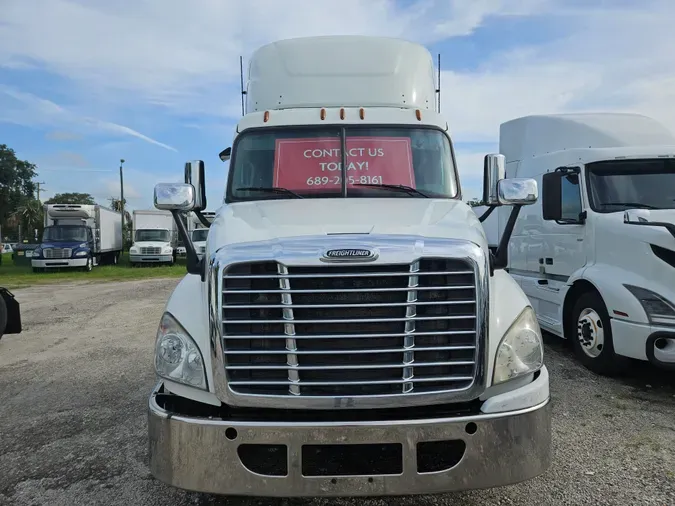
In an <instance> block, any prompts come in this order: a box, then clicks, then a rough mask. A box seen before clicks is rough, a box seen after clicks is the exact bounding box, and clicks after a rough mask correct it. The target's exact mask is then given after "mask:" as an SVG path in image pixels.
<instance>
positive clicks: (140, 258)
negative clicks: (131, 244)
mask: <svg viewBox="0 0 675 506" xmlns="http://www.w3.org/2000/svg"><path fill="white" fill-rule="evenodd" d="M172 261H173V255H129V262H131V263H132V264H141V263H146V264H150V263H153V264H159V263H162V264H163V263H169V262H172Z"/></svg>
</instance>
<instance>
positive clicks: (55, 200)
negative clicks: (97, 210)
mask: <svg viewBox="0 0 675 506" xmlns="http://www.w3.org/2000/svg"><path fill="white" fill-rule="evenodd" d="M45 204H89V205H94V204H96V201H95V200H94V197H92V196H91V195H89V194H88V193H77V192H66V193H57V194H55V195H54V196H53V197H52V198H50V199H49V200H45Z"/></svg>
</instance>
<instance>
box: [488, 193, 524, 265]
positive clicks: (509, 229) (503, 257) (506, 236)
mask: <svg viewBox="0 0 675 506" xmlns="http://www.w3.org/2000/svg"><path fill="white" fill-rule="evenodd" d="M521 207H523V206H522V204H515V205H514V206H513V209H511V214H510V215H509V220H508V221H507V222H506V227H505V228H504V232H503V233H502V238H501V239H500V240H499V246H498V247H497V254H496V255H495V259H494V262H493V265H494V268H495V269H504V268H506V266H507V265H508V260H509V241H510V240H511V234H513V229H514V228H515V226H516V220H518V215H519V214H520V208H521Z"/></svg>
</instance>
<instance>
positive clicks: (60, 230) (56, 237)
mask: <svg viewBox="0 0 675 506" xmlns="http://www.w3.org/2000/svg"><path fill="white" fill-rule="evenodd" d="M42 242H87V227H83V226H80V225H54V226H51V227H45V229H44V231H43V232H42Z"/></svg>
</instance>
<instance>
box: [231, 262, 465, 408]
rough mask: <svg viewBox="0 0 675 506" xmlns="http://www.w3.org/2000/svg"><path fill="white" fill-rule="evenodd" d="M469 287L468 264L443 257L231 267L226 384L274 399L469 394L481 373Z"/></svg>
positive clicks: (247, 392)
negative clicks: (384, 262) (375, 262)
mask: <svg viewBox="0 0 675 506" xmlns="http://www.w3.org/2000/svg"><path fill="white" fill-rule="evenodd" d="M475 285H476V283H475V274H474V270H473V267H472V265H470V264H469V263H468V262H466V261H464V260H458V259H447V258H443V259H435V258H424V259H420V260H418V261H416V262H414V263H412V264H398V265H358V266H354V265H349V266H345V265H340V266H333V265H325V266H323V265H322V266H317V267H287V266H285V265H282V264H278V263H276V262H257V263H245V264H235V265H232V266H230V267H229V268H227V269H226V271H225V272H224V274H223V307H222V318H223V323H222V330H223V350H224V357H225V369H226V372H227V378H228V382H229V386H230V388H231V389H232V391H234V392H236V393H239V394H248V395H276V396H380V395H402V394H413V393H431V392H434V393H436V392H453V391H463V390H466V389H469V388H470V387H471V386H473V384H474V381H475V378H476V375H477V368H476V358H477V337H478V336H477V332H476V297H475Z"/></svg>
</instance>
